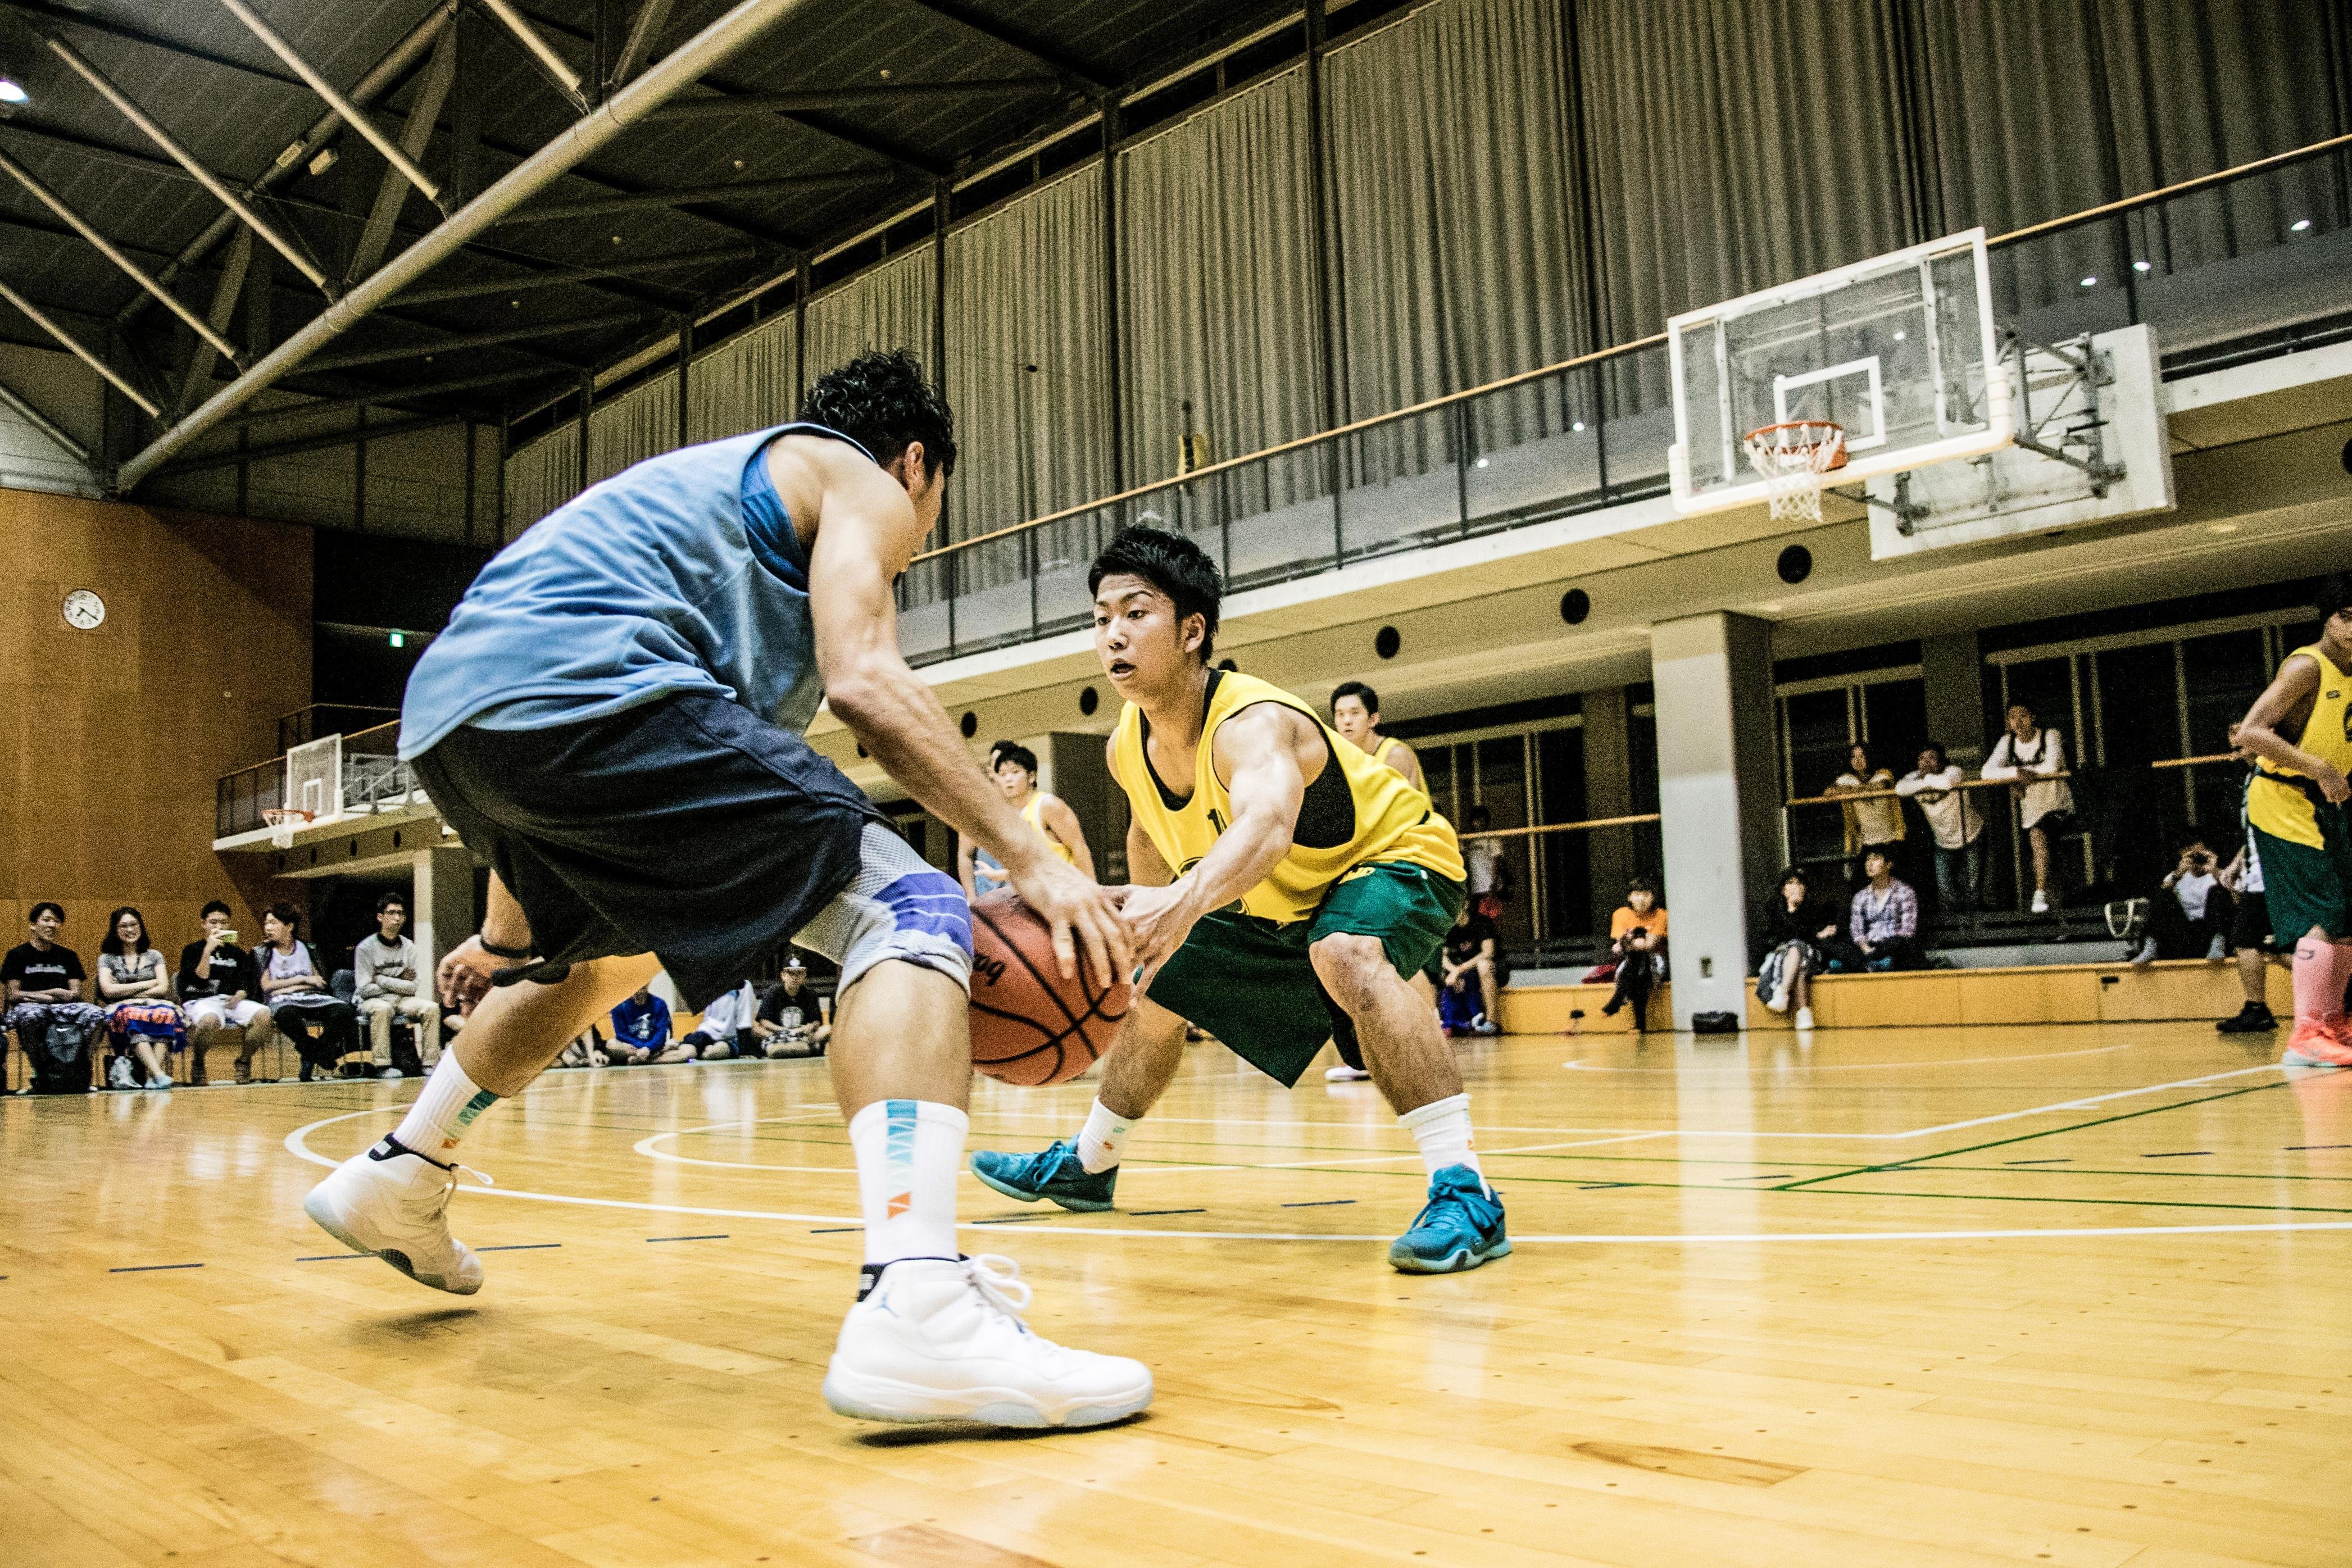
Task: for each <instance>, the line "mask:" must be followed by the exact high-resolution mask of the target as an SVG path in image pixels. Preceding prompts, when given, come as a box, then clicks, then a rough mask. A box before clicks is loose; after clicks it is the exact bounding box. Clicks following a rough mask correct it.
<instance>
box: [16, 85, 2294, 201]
mask: <svg viewBox="0 0 2352 1568" xmlns="http://www.w3.org/2000/svg"><path fill="white" fill-rule="evenodd" d="M10 89H15V91H16V97H14V98H9V97H8V93H9V90H10ZM0 99H7V101H8V102H10V103H22V102H24V101H25V89H23V88H21V87H17V86H16V83H15V82H12V81H0ZM2286 226H2287V232H2288V233H2290V234H2301V233H2302V232H2303V231H2304V230H2305V229H2307V228H2309V227H2310V226H2311V220H2310V219H2309V218H2297V219H2295V220H2294V222H2293V223H2291V224H2289V225H2286Z"/></svg>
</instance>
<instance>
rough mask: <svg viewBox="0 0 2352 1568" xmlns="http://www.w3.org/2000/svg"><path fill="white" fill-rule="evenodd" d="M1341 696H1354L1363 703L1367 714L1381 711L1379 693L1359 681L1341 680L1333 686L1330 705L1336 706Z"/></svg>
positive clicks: (1376, 713) (1377, 713) (1376, 714)
mask: <svg viewBox="0 0 2352 1568" xmlns="http://www.w3.org/2000/svg"><path fill="white" fill-rule="evenodd" d="M1341 697H1354V698H1355V699H1356V700H1357V701H1358V702H1360V703H1362V704H1363V705H1364V711H1365V712H1366V713H1368V714H1371V715H1374V716H1378V715H1379V713H1380V711H1381V694H1380V693H1378V692H1376V691H1374V690H1372V688H1371V687H1370V686H1368V685H1364V683H1363V682H1361V681H1341V682H1340V683H1339V685H1336V686H1333V687H1332V688H1331V706H1333V707H1335V708H1336V707H1338V706H1339V699H1340V698H1341Z"/></svg>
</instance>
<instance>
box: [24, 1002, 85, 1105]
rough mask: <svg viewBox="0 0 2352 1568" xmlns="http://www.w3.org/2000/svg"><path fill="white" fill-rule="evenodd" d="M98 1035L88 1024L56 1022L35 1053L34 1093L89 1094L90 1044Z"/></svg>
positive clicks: (33, 1063) (46, 1032) (51, 1025)
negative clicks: (94, 1036)
mask: <svg viewBox="0 0 2352 1568" xmlns="http://www.w3.org/2000/svg"><path fill="white" fill-rule="evenodd" d="M94 1032H95V1031H94V1030H91V1029H90V1027H89V1025H88V1024H79V1023H67V1022H65V1021H63V1020H61V1019H59V1020H53V1021H52V1022H51V1023H50V1024H49V1027H48V1028H47V1030H45V1031H44V1032H43V1034H42V1037H41V1049H40V1050H39V1051H37V1052H36V1053H34V1056H33V1061H32V1068H33V1092H34V1093H36V1094H86V1093H88V1092H89V1042H90V1038H91V1035H92V1034H93V1033H94Z"/></svg>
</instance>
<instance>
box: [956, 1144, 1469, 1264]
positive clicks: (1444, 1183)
mask: <svg viewBox="0 0 2352 1568" xmlns="http://www.w3.org/2000/svg"><path fill="white" fill-rule="evenodd" d="M976 1163H977V1162H975V1164H976ZM986 1179H987V1178H985V1177H982V1180H986ZM989 1185H990V1186H994V1185H995V1184H994V1183H993V1182H991V1183H990V1184H989ZM1510 1250H1511V1239H1510V1237H1509V1236H1508V1235H1507V1233H1506V1232H1505V1231H1504V1229H1503V1200H1502V1197H1500V1195H1498V1194H1497V1193H1496V1191H1495V1189H1494V1188H1493V1187H1490V1186H1487V1185H1486V1181H1485V1179H1484V1178H1483V1177H1481V1176H1479V1175H1478V1173H1477V1172H1476V1171H1474V1170H1472V1169H1471V1168H1470V1167H1469V1166H1446V1167H1445V1168H1444V1170H1442V1171H1439V1172H1438V1173H1437V1174H1436V1175H1435V1176H1431V1177H1430V1178H1429V1201H1428V1202H1427V1203H1426V1204H1424V1205H1423V1206H1422V1210H1421V1213H1420V1214H1419V1215H1417V1216H1415V1217H1414V1218H1413V1222H1412V1229H1410V1230H1408V1231H1406V1232H1405V1233H1404V1234H1403V1235H1402V1236H1400V1237H1398V1238H1397V1239H1395V1240H1394V1241H1392V1242H1391V1243H1390V1244H1389V1266H1390V1267H1391V1268H1393V1269H1396V1270H1401V1271H1402V1272H1404V1273H1407V1274H1456V1273H1460V1272H1461V1271H1462V1270H1465V1269H1475V1268H1476V1267H1477V1266H1478V1265H1479V1264H1481V1263H1488V1262H1492V1261H1493V1260H1496V1259H1497V1258H1502V1257H1507V1256H1508V1255H1509V1253H1510Z"/></svg>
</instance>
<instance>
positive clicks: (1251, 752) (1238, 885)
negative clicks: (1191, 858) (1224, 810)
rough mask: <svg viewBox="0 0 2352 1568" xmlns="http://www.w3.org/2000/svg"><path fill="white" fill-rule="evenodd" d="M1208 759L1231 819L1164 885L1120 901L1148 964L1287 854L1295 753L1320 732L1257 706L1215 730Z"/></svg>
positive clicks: (1296, 775) (1303, 780)
mask: <svg viewBox="0 0 2352 1568" xmlns="http://www.w3.org/2000/svg"><path fill="white" fill-rule="evenodd" d="M1208 744H1209V746H1210V761H1211V764H1212V765H1213V767H1214V768H1216V770H1217V773H1218V776H1219V777H1221V778H1223V779H1225V780H1226V784H1225V793H1226V795H1227V796H1228V797H1229V798H1230V799H1231V800H1232V801H1233V808H1234V820H1233V821H1232V822H1231V823H1230V824H1229V825H1228V826H1227V827H1226V829H1225V831H1223V833H1221V834H1219V835H1218V837H1217V842H1216V845H1215V847H1214V848H1213V849H1211V850H1210V851H1209V852H1208V853H1207V854H1205V855H1203V856H1202V857H1201V859H1200V860H1199V862H1196V863H1195V864H1194V865H1193V866H1192V869H1191V870H1190V871H1187V872H1186V873H1184V874H1183V875H1181V876H1180V877H1178V878H1177V879H1176V880H1175V881H1174V882H1173V883H1170V884H1169V885H1168V886H1167V887H1165V888H1148V889H1141V890H1139V891H1138V892H1136V893H1134V894H1130V895H1129V898H1128V901H1127V904H1126V905H1125V911H1126V915H1127V923H1128V927H1129V930H1130V931H1132V932H1133V933H1134V934H1135V952H1136V956H1137V957H1138V958H1139V960H1140V961H1141V962H1142V963H1143V964H1144V966H1145V967H1157V966H1158V965H1160V963H1162V962H1164V961H1165V960H1166V959H1167V958H1168V956H1170V955H1171V954H1172V953H1174V952H1175V951H1176V949H1177V948H1179V947H1181V946H1183V945H1184V938H1185V936H1186V935H1187V934H1189V933H1190V932H1191V931H1192V925H1193V923H1194V922H1196V921H1198V920H1199V919H1200V918H1201V916H1202V915H1206V914H1207V913H1208V912H1209V911H1211V910H1213V909H1222V908H1223V907H1224V906H1225V905H1226V904H1231V903H1233V902H1234V900H1235V899H1237V898H1239V897H1241V896H1242V894H1245V893H1247V892H1249V891H1250V889H1252V888H1254V887H1255V886H1256V885H1257V884H1258V883H1262V882H1264V881H1265V879H1266V877H1267V876H1268V875H1269V874H1271V873H1272V872H1273V871H1274V868H1275V867H1276V865H1277V864H1278V863H1280V862H1281V860H1282V857H1283V856H1285V855H1286V854H1288V853H1289V852H1290V841H1291V840H1290V835H1291V830H1292V828H1293V827H1294V826H1295V825H1296V824H1297V821H1298V808H1299V805H1300V803H1301V802H1302V801H1304V800H1306V799H1307V770H1306V768H1305V767H1303V766H1302V765H1301V762H1300V755H1301V753H1302V752H1306V753H1308V754H1309V755H1312V754H1313V753H1319V752H1321V751H1322V750H1323V747H1324V742H1323V736H1322V732H1321V731H1320V730H1319V729H1318V728H1317V727H1316V726H1315V724H1314V722H1313V721H1312V720H1310V719H1308V718H1307V717H1306V716H1304V715H1302V714H1300V713H1299V712H1298V711H1297V709H1295V708H1289V707H1285V706H1282V705H1281V704H1279V703H1259V704H1256V705H1255V706H1251V707H1246V708H1244V709H1243V710H1242V711H1241V712H1239V713H1237V714H1235V715H1234V716H1233V717H1231V718H1229V719H1227V720H1225V722H1224V723H1223V724H1222V725H1219V726H1218V727H1217V732H1216V734H1215V735H1214V736H1213V737H1210V740H1209V743H1208Z"/></svg>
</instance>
